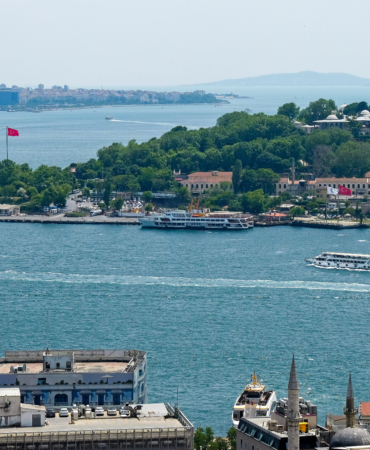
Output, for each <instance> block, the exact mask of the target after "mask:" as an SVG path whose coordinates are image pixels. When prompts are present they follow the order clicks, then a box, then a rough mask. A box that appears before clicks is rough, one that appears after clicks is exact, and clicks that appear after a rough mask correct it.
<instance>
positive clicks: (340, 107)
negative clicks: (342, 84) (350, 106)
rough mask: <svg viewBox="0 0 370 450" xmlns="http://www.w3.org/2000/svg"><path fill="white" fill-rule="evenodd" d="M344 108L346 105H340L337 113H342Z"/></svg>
mask: <svg viewBox="0 0 370 450" xmlns="http://www.w3.org/2000/svg"><path fill="white" fill-rule="evenodd" d="M346 106H347V105H341V106H339V108H338V110H339V111H343V110H344V108H345V107H346Z"/></svg>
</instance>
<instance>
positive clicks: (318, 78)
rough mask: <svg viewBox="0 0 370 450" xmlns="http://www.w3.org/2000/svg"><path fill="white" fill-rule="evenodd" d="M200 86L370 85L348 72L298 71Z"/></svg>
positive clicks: (365, 79) (364, 79)
mask: <svg viewBox="0 0 370 450" xmlns="http://www.w3.org/2000/svg"><path fill="white" fill-rule="evenodd" d="M202 86H207V88H209V87H222V86H370V79H367V78H360V77H356V76H355V75H350V74H348V73H318V72H311V71H306V72H298V73H279V74H275V75H261V76H259V77H248V78H239V79H231V80H222V81H216V82H213V83H202Z"/></svg>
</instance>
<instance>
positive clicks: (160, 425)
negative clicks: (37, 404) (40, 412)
mask: <svg viewBox="0 0 370 450" xmlns="http://www.w3.org/2000/svg"><path fill="white" fill-rule="evenodd" d="M171 410H172V408H171V407H169V408H168V409H167V407H166V405H165V404H164V403H149V404H145V405H143V407H142V410H141V411H140V414H139V417H138V418H133V417H130V418H121V417H120V416H119V415H117V416H107V415H106V414H105V415H104V417H103V416H99V417H94V418H91V419H84V418H82V419H78V420H75V423H74V424H73V425H71V423H70V422H71V418H70V417H53V418H48V419H47V421H48V423H49V425H48V426H46V427H44V428H37V429H36V430H35V428H34V427H22V428H14V427H9V428H7V427H1V428H0V438H1V435H2V434H9V433H11V434H14V433H18V434H23V433H33V432H37V433H40V432H45V433H50V432H58V431H59V432H66V431H70V432H71V433H73V432H76V431H77V432H81V431H88V430H93V431H94V432H96V431H97V430H133V429H135V430H144V429H145V430H148V429H151V428H155V429H157V430H158V429H166V428H185V427H186V426H192V424H191V423H190V422H189V421H188V420H187V419H186V417H185V416H182V413H180V415H181V416H182V417H183V419H180V418H179V419H178V418H176V417H174V416H173V410H172V411H171ZM186 422H187V424H186ZM184 423H185V424H186V425H184ZM149 431H150V430H149Z"/></svg>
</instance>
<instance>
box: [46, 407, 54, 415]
mask: <svg viewBox="0 0 370 450" xmlns="http://www.w3.org/2000/svg"><path fill="white" fill-rule="evenodd" d="M45 415H46V417H55V409H54V408H48V409H47V410H46V414H45Z"/></svg>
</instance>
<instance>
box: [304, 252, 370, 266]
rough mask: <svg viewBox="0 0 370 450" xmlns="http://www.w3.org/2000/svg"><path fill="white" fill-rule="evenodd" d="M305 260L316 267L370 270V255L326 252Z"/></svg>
mask: <svg viewBox="0 0 370 450" xmlns="http://www.w3.org/2000/svg"><path fill="white" fill-rule="evenodd" d="M305 261H306V262H309V263H311V264H313V265H314V266H316V267H332V268H335V269H357V270H370V255H360V254H356V253H333V252H324V253H321V255H319V256H315V257H314V258H306V259H305Z"/></svg>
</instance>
